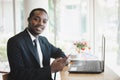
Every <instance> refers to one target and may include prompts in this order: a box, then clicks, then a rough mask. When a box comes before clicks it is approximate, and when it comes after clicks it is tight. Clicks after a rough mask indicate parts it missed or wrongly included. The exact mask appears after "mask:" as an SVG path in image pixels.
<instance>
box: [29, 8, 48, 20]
mask: <svg viewBox="0 0 120 80" xmlns="http://www.w3.org/2000/svg"><path fill="white" fill-rule="evenodd" d="M35 11H44V12H45V13H46V14H47V11H46V10H45V9H43V8H35V9H33V10H32V11H31V12H30V14H29V18H31V17H32V16H33V15H34V12H35Z"/></svg>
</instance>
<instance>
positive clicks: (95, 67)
mask: <svg viewBox="0 0 120 80" xmlns="http://www.w3.org/2000/svg"><path fill="white" fill-rule="evenodd" d="M101 57H102V59H101V60H76V61H73V62H72V64H70V66H69V69H68V72H70V73H101V72H104V64H105V37H104V35H103V36H102V56H101Z"/></svg>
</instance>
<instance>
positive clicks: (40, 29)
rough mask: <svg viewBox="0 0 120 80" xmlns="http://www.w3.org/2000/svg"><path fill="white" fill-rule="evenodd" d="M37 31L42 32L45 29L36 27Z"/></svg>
mask: <svg viewBox="0 0 120 80" xmlns="http://www.w3.org/2000/svg"><path fill="white" fill-rule="evenodd" d="M36 30H37V31H42V30H44V28H42V27H40V26H39V27H36Z"/></svg>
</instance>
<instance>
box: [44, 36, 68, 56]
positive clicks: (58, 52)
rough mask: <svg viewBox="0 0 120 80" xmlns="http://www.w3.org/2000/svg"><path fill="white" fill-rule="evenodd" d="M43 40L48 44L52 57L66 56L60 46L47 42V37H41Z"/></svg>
mask: <svg viewBox="0 0 120 80" xmlns="http://www.w3.org/2000/svg"><path fill="white" fill-rule="evenodd" d="M43 42H45V44H46V45H48V46H49V48H50V52H51V57H52V58H58V57H66V55H65V53H64V52H63V51H62V50H61V49H60V48H57V47H55V46H54V45H52V44H51V43H49V41H48V40H47V38H45V37H43Z"/></svg>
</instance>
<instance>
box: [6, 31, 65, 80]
mask: <svg viewBox="0 0 120 80" xmlns="http://www.w3.org/2000/svg"><path fill="white" fill-rule="evenodd" d="M39 42H40V46H41V50H42V53H43V66H44V67H43V68H41V67H40V65H39V61H38V59H37V57H38V56H36V54H35V49H34V46H33V42H32V40H31V38H30V35H29V34H28V32H27V30H26V29H25V30H24V31H23V32H21V33H19V34H17V35H15V36H13V37H12V38H10V39H9V40H8V43H7V55H8V60H9V64H10V70H11V71H10V74H9V77H8V80H52V78H51V69H50V58H57V57H65V55H64V53H63V52H62V51H61V49H59V48H56V47H54V46H53V45H52V44H50V43H49V42H48V40H47V39H46V38H45V37H43V36H40V37H39Z"/></svg>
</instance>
